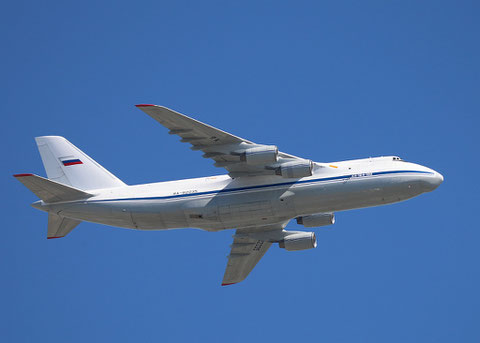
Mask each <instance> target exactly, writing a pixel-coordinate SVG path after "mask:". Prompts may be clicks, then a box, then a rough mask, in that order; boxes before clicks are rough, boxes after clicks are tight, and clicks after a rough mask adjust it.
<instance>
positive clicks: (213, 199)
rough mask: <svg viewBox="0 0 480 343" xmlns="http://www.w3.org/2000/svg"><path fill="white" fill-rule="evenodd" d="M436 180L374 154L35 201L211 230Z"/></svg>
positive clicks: (122, 222)
mask: <svg viewBox="0 0 480 343" xmlns="http://www.w3.org/2000/svg"><path fill="white" fill-rule="evenodd" d="M440 178H441V175H440V174H438V173H437V172H435V171H434V170H432V169H429V168H427V167H424V166H420V165H417V164H413V163H408V162H403V161H396V160H392V158H391V157H380V158H370V159H362V160H352V161H343V162H336V163H331V164H322V167H320V166H317V167H316V168H315V171H314V174H313V175H312V176H310V177H306V178H301V179H287V178H282V177H281V176H261V177H260V176H259V177H240V178H236V179H231V178H230V177H229V176H228V175H220V176H212V177H205V178H196V179H188V180H180V181H171V182H160V183H152V184H144V185H137V186H126V187H118V188H111V189H104V190H97V191H95V196H94V197H92V198H89V199H87V200H83V201H79V202H78V201H77V202H66V203H56V204H44V205H42V206H41V207H42V209H43V210H47V211H50V212H53V213H57V214H59V215H62V216H65V217H69V218H74V219H79V220H85V221H90V222H95V223H101V224H106V225H111V226H118V227H123V228H132V229H139V230H165V229H174V228H199V229H204V230H209V231H217V230H223V229H230V228H247V227H260V226H262V225H271V224H276V223H282V222H286V221H288V220H290V219H292V218H295V217H298V216H304V215H309V214H315V213H326V212H337V211H344V210H349V209H355V208H362V207H369V206H378V205H384V204H390V203H394V202H398V201H403V200H406V199H409V198H412V197H414V196H417V195H419V194H422V193H425V192H428V191H431V190H433V189H435V188H436V187H437V186H438V185H439V184H440V182H441V180H440Z"/></svg>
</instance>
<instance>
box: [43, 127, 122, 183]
mask: <svg viewBox="0 0 480 343" xmlns="http://www.w3.org/2000/svg"><path fill="white" fill-rule="evenodd" d="M35 141H36V142H37V146H38V150H39V151H40V155H41V157H42V161H43V165H44V167H45V170H46V172H47V176H48V178H49V179H50V180H53V181H56V182H58V183H62V184H66V185H70V186H73V187H75V188H79V189H82V190H89V189H99V188H112V187H119V186H125V184H124V183H123V182H122V181H121V180H120V179H118V178H117V177H115V176H114V175H113V174H112V173H110V172H109V171H108V170H106V169H105V168H103V167H102V166H101V165H100V164H98V163H97V162H95V161H94V160H93V159H92V158H90V157H89V156H87V155H86V154H85V153H83V152H82V151H81V150H80V149H78V148H77V147H76V146H74V145H73V144H72V143H70V142H69V141H67V140H66V139H65V138H63V137H59V136H43V137H36V138H35Z"/></svg>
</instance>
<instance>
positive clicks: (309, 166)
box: [275, 160, 313, 178]
mask: <svg viewBox="0 0 480 343" xmlns="http://www.w3.org/2000/svg"><path fill="white" fill-rule="evenodd" d="M275 174H277V175H281V176H282V177H284V178H301V177H307V176H312V174H313V162H312V161H311V160H303V161H292V162H286V163H283V164H282V165H281V166H280V167H278V168H277V169H276V170H275Z"/></svg>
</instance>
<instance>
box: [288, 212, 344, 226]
mask: <svg viewBox="0 0 480 343" xmlns="http://www.w3.org/2000/svg"><path fill="white" fill-rule="evenodd" d="M334 223H335V215H334V214H333V213H317V214H312V215H310V216H304V217H298V218H297V224H300V225H303V226H305V227H318V226H325V225H332V224H334Z"/></svg>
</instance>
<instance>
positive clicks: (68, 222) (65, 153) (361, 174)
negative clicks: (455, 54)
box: [14, 104, 443, 286]
mask: <svg viewBox="0 0 480 343" xmlns="http://www.w3.org/2000/svg"><path fill="white" fill-rule="evenodd" d="M136 107H137V108H139V109H140V110H142V111H143V112H145V113H146V114H148V115H149V116H151V117H152V118H153V119H155V120H156V121H158V122H159V123H160V124H162V125H163V126H165V127H166V128H167V129H169V134H171V135H177V136H180V138H181V142H185V143H189V144H191V145H192V146H191V149H192V150H199V151H202V152H203V157H204V158H209V159H212V160H213V161H214V165H215V166H216V167H222V168H225V169H226V170H227V172H228V174H226V175H220V176H210V177H202V178H194V179H187V180H177V181H169V182H159V183H150V184H141V185H133V186H130V185H126V184H125V183H123V182H122V181H121V180H120V179H118V178H117V177H116V176H114V175H113V174H112V173H110V172H109V171H107V170H106V169H105V168H103V167H102V166H101V165H100V164H98V163H97V162H95V161H94V160H93V159H92V158H90V157H89V156H87V155H86V154H85V153H83V152H82V151H81V150H80V149H78V148H77V147H76V146H74V145H73V144H72V143H70V142H69V141H68V140H66V139H65V138H63V137H59V136H43V137H36V138H35V140H36V143H37V146H38V150H39V152H40V155H41V158H42V162H43V165H44V167H45V170H46V173H47V176H48V178H44V177H41V176H38V175H34V174H16V175H14V177H15V178H16V179H17V180H18V181H20V182H21V183H23V184H24V185H25V186H26V187H27V188H29V189H30V190H31V191H32V192H33V193H34V194H35V195H36V196H37V197H38V198H40V200H39V201H36V202H34V203H33V204H32V206H33V207H34V208H36V209H39V210H42V211H45V212H48V230H47V239H52V238H60V237H65V236H66V235H67V234H69V233H70V232H71V231H72V230H73V229H74V228H75V227H76V226H77V225H78V224H79V223H80V222H81V221H87V222H93V223H99V224H104V225H110V226H116V227H121V228H127V229H135V230H167V229H177V228H197V229H202V230H206V231H220V230H226V229H236V231H235V234H234V235H233V243H232V245H231V249H230V254H229V255H228V262H227V266H226V270H225V273H224V276H223V280H222V286H226V285H231V284H235V283H238V282H240V281H243V280H244V279H245V278H246V277H247V276H248V275H249V274H250V272H251V271H252V270H253V268H254V267H255V265H256V264H257V263H258V261H259V260H260V259H261V258H262V257H263V255H264V254H265V253H266V252H267V250H268V249H269V248H270V246H271V245H272V244H274V243H278V246H279V247H280V248H282V249H285V250H287V251H299V250H305V249H312V248H315V247H316V246H317V240H316V237H315V233H314V232H305V231H290V230H286V229H285V228H286V226H287V223H288V222H289V221H290V220H292V219H295V220H296V221H297V223H298V224H300V225H303V226H304V227H305V228H316V227H321V226H325V225H331V224H334V222H335V215H334V213H335V212H339V211H345V210H351V209H358V208H365V207H371V206H379V205H385V204H391V203H396V202H399V201H403V200H407V199H410V198H412V197H415V196H418V195H420V194H422V193H425V192H430V191H433V190H434V189H436V188H437V187H438V186H439V185H440V184H441V183H442V182H443V176H442V175H441V174H440V173H438V172H436V171H435V170H432V169H430V168H427V167H424V166H421V165H419V164H415V163H411V162H407V161H404V160H402V159H401V158H400V157H397V156H383V157H374V158H366V159H356V160H347V161H340V162H326V163H325V162H313V161H312V160H309V159H304V158H300V157H296V156H293V155H290V154H287V153H283V152H280V151H279V150H278V148H277V146H275V145H263V144H257V143H254V142H251V141H248V140H246V139H243V138H240V137H237V136H234V135H232V134H230V133H227V132H225V131H222V130H219V129H217V128H215V127H212V126H210V125H207V124H204V123H202V122H200V121H197V120H195V119H193V118H190V117H188V116H186V115H183V114H180V113H178V112H175V111H173V110H171V109H168V108H166V107H163V106H158V105H150V104H141V105H136Z"/></svg>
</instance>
